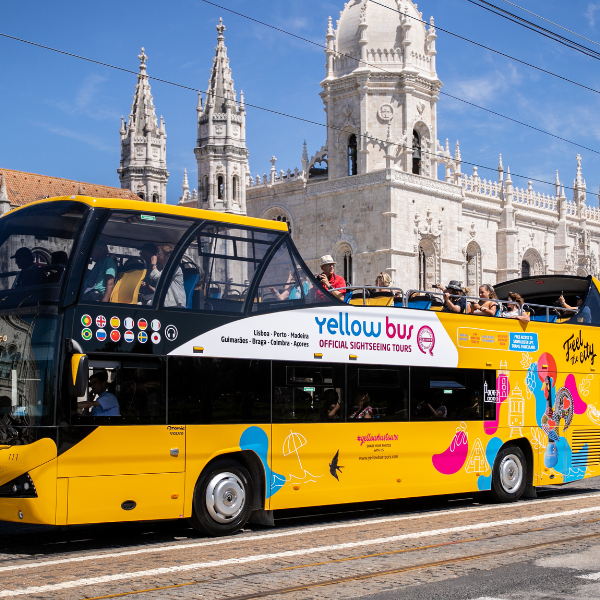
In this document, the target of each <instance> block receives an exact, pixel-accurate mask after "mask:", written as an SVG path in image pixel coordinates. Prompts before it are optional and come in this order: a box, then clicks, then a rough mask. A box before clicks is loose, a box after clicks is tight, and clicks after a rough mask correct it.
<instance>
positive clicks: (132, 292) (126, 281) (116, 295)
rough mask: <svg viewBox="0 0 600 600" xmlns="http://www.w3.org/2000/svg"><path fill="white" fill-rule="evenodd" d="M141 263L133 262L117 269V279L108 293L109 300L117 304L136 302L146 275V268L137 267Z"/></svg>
mask: <svg viewBox="0 0 600 600" xmlns="http://www.w3.org/2000/svg"><path fill="white" fill-rule="evenodd" d="M142 264H143V263H133V264H131V265H129V266H125V267H122V268H120V269H119V272H118V273H117V281H116V283H115V287H114V288H113V291H112V293H111V295H110V300H109V302H115V303H118V304H137V302H138V294H139V291H140V287H141V286H142V281H143V280H144V277H146V269H145V268H143V269H140V268H139V267H140V266H141V265H142Z"/></svg>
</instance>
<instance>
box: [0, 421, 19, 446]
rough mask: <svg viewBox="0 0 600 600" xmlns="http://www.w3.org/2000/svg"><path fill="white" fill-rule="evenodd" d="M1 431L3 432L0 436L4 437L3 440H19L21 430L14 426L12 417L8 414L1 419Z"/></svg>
mask: <svg viewBox="0 0 600 600" xmlns="http://www.w3.org/2000/svg"><path fill="white" fill-rule="evenodd" d="M0 433H1V434H3V435H2V436H0V437H2V438H4V439H3V440H2V441H5V442H8V441H12V440H17V441H18V440H19V432H18V431H17V430H16V429H15V428H14V427H13V426H12V419H11V418H10V417H9V416H8V415H4V416H3V417H2V418H1V419H0Z"/></svg>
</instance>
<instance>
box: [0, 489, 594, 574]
mask: <svg viewBox="0 0 600 600" xmlns="http://www.w3.org/2000/svg"><path fill="white" fill-rule="evenodd" d="M599 496H600V494H586V495H585V496H577V497H576V498H574V499H576V500H585V499H588V498H598V497H599ZM564 500H565V499H564V498H549V499H548V500H530V501H528V502H518V503H514V504H512V505H510V507H508V506H507V507H505V508H515V507H522V506H525V505H533V504H536V505H538V504H550V503H552V502H564ZM498 508H499V507H498V505H497V504H494V505H490V506H479V507H477V508H455V509H450V510H441V511H431V512H425V513H420V514H416V515H409V516H405V517H386V518H383V519H370V520H369V519H361V520H360V521H355V522H353V523H336V524H335V525H319V526H317V527H305V528H303V529H297V530H291V531H290V530H288V531H282V532H278V533H267V534H264V535H247V536H232V537H228V538H221V539H216V540H209V541H205V542H196V543H193V544H179V545H175V544H171V545H170V546H156V547H152V548H142V549H140V550H125V551H124V552H110V553H106V554H88V555H86V556H76V557H70V558H61V559H58V560H47V561H37V562H28V563H24V564H20V565H10V566H8V567H0V573H2V572H5V571H20V570H23V569H37V568H39V567H48V566H52V565H62V564H67V563H77V562H86V561H90V560H100V559H106V558H120V557H122V556H137V555H140V554H152V553H154V552H172V551H174V550H189V549H193V548H203V547H205V546H220V545H223V544H234V543H236V542H256V543H259V542H261V541H263V540H272V539H276V538H281V537H288V536H289V537H293V536H296V535H305V534H307V533H320V532H323V531H329V530H333V529H344V528H349V527H362V526H364V525H381V524H385V523H397V522H399V521H411V520H417V519H429V518H434V517H442V516H446V515H452V516H454V515H457V514H463V513H466V512H482V511H490V510H498Z"/></svg>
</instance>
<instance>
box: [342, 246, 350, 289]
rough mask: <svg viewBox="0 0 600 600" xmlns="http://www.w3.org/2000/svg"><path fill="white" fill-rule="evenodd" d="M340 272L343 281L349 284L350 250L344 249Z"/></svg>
mask: <svg viewBox="0 0 600 600" xmlns="http://www.w3.org/2000/svg"><path fill="white" fill-rule="evenodd" d="M342 272H343V277H344V281H346V282H350V281H351V280H352V250H351V249H350V248H346V250H345V252H344V255H343V256H342Z"/></svg>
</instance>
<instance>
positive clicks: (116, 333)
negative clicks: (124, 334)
mask: <svg viewBox="0 0 600 600" xmlns="http://www.w3.org/2000/svg"><path fill="white" fill-rule="evenodd" d="M110 339H111V340H112V341H113V342H118V341H119V340H120V339H121V333H120V332H119V331H117V330H116V329H113V330H112V331H111V332H110Z"/></svg>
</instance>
